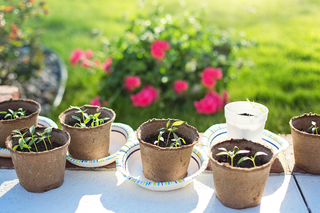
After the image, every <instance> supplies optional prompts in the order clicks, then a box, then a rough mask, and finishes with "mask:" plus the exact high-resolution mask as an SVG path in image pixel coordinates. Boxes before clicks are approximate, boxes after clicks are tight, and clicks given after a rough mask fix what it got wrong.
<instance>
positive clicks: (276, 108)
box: [0, 0, 320, 134]
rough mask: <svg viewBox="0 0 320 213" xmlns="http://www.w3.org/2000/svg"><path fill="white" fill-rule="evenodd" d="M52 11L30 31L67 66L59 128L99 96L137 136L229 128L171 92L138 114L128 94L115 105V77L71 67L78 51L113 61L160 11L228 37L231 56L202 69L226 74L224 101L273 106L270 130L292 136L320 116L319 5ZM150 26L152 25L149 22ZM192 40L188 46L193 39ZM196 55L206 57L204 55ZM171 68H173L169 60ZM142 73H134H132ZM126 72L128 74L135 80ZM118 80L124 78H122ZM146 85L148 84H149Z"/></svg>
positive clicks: (102, 1)
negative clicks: (300, 124)
mask: <svg viewBox="0 0 320 213" xmlns="http://www.w3.org/2000/svg"><path fill="white" fill-rule="evenodd" d="M1 1H4V0H0V2H1ZM36 2H37V1H36ZM46 3H47V4H48V11H49V13H48V15H47V16H41V17H40V18H39V19H38V20H37V21H36V22H34V21H28V22H27V23H26V26H28V27H32V28H38V29H44V32H43V33H42V34H41V35H40V39H41V43H42V44H43V45H45V46H46V47H48V48H50V49H52V50H54V51H55V52H57V53H58V54H59V55H60V57H62V58H63V59H64V61H65V62H66V65H67V70H68V81H67V85H66V90H65V94H64V97H63V100H62V102H61V104H60V105H59V107H58V108H57V109H55V110H54V111H53V112H51V113H50V114H48V117H50V118H51V119H53V120H54V121H56V122H57V123H58V115H59V114H60V113H61V112H62V111H64V110H66V109H67V108H68V107H69V106H70V105H72V106H82V105H84V104H89V103H90V101H91V100H92V99H93V98H95V97H96V96H98V95H99V96H100V97H101V102H103V100H102V99H104V100H106V101H107V104H106V107H110V108H112V109H113V110H114V111H115V112H116V120H115V122H120V123H125V124H128V125H130V126H131V127H132V128H133V129H136V128H137V127H138V126H139V125H140V124H141V123H142V122H144V121H146V120H148V119H151V118H178V119H181V120H185V121H187V122H188V123H189V124H190V125H193V126H195V127H196V128H197V129H198V130H199V132H204V131H205V130H206V129H208V128H209V127H210V126H211V125H213V124H217V123H225V118H224V114H223V109H222V110H220V111H218V112H216V113H214V114H199V113H197V110H196V107H195V105H194V101H199V100H200V99H201V98H203V96H204V93H203V94H202V96H200V95H194V96H192V95H191V96H186V95H184V96H183V97H180V96H178V95H176V94H174V93H170V92H168V93H159V97H164V96H166V99H161V101H160V100H158V101H155V102H154V103H152V104H151V105H150V106H148V107H136V106H133V104H132V101H131V99H130V94H129V93H128V92H126V91H124V90H122V91H121V92H120V93H119V94H120V95H118V96H117V97H116V95H115V96H114V97H116V98H115V99H114V100H111V99H110V97H112V99H113V98H114V97H113V96H112V95H113V94H114V93H115V92H116V91H115V89H114V88H115V86H116V85H113V87H110V88H109V89H108V84H106V82H110V81H108V78H109V80H110V78H111V75H110V74H108V73H106V72H105V71H103V70H100V69H88V68H84V67H82V66H80V65H75V66H73V65H72V64H71V63H70V56H71V54H72V52H73V51H74V50H76V49H82V50H88V49H90V50H92V51H93V52H94V54H95V55H96V56H100V57H101V58H104V57H105V58H107V57H108V54H107V53H106V52H105V51H103V50H106V49H105V48H106V47H105V45H106V44H108V42H109V43H110V44H113V43H114V44H115V43H117V42H119V38H121V37H123V36H124V35H126V31H127V30H128V29H129V27H130V26H132V22H130V21H132V20H137V19H138V15H140V14H142V15H143V14H145V15H146V16H145V17H147V18H146V19H145V20H146V21H147V20H148V17H151V15H152V14H151V15H150V14H149V13H154V11H155V10H154V8H155V7H157V8H158V9H157V10H158V11H159V10H160V12H161V14H163V17H166V18H168V16H166V14H170V16H171V17H176V16H180V17H186V16H188V20H189V21H190V22H193V21H192V19H190V17H191V18H192V17H193V15H195V16H196V15H198V17H199V21H201V25H203V26H208V27H212V29H215V30H217V31H215V32H217V33H218V34H219V35H221V37H220V40H219V39H218V40H217V42H222V43H223V44H227V45H228V47H230V51H231V52H227V54H225V52H223V50H222V49H221V46H220V47H219V48H220V49H219V48H218V46H219V45H217V49H219V51H221V52H219V51H218V50H217V51H218V52H216V51H215V50H214V51H212V54H213V56H217V57H215V59H216V60H218V61H212V62H206V61H203V62H198V65H199V66H200V64H201V63H203V66H204V67H209V66H212V67H215V65H216V66H217V67H221V66H224V70H223V74H224V76H223V79H221V80H220V83H218V84H217V87H220V91H218V92H219V94H220V95H222V92H223V89H225V90H226V91H227V92H228V94H229V100H230V101H239V100H246V98H248V99H250V100H251V101H255V102H259V103H261V104H264V105H265V106H267V107H268V108H269V116H268V120H267V122H266V129H268V130H270V131H272V132H274V133H286V134H289V133H290V127H289V124H288V123H289V120H290V118H291V117H293V116H297V115H300V114H302V113H308V112H314V113H320V105H319V100H320V27H319V26H320V2H319V1H317V0H282V1H277V0H269V1H255V0H224V1H218V0H198V1H191V0H185V1H180V0H162V1H159V2H158V3H156V2H155V1H135V0H122V1H111V0H92V1H86V0H68V1H61V0H46ZM155 5H156V6H155ZM159 8H160V9H159ZM186 11H189V12H186ZM147 14H149V15H147ZM130 23H131V25H130ZM146 23H147V24H146ZM144 24H146V25H149V24H148V22H144ZM182 30H183V29H182ZM224 35H226V37H223V36H224ZM180 37H181V38H183V35H177V39H179V38H180ZM106 38H107V39H108V40H106ZM202 39H204V40H203V47H202V48H203V51H205V50H206V49H207V45H208V44H207V43H206V42H204V41H205V40H206V38H202ZM224 39H225V40H224ZM229 39H230V40H229ZM185 40H186V41H188V38H186V39H185ZM207 40H210V38H207ZM189 41H190V43H191V40H189ZM102 44H104V46H103V45H102ZM170 48H171V49H170V50H169V51H168V55H166V57H169V56H171V54H174V52H173V50H174V48H175V45H173V44H171V46H170ZM110 50H112V49H110V48H109V49H108V51H110ZM197 51H198V52H199V51H200V52H201V50H200V49H199V48H198V50H197ZM206 51H207V50H206ZM220 53H221V55H220ZM223 56H226V57H227V58H224V57H223ZM201 57H203V56H201ZM209 58H210V57H209ZM166 60H167V61H168V60H169V61H170V57H169V58H168V59H166ZM102 62H103V61H102ZM114 62H115V60H113V63H114ZM154 63H156V62H154ZM137 66H138V65H137ZM190 66H192V64H191V65H190ZM115 68H116V67H113V69H115ZM135 68H136V67H135V66H132V69H135ZM126 69H127V70H122V71H123V72H130V70H129V71H128V68H126ZM226 70H227V71H226ZM113 72H118V73H120V72H121V70H119V69H117V70H113ZM137 72H138V71H137ZM175 72H176V73H178V72H185V71H183V70H181V71H175ZM201 72H202V70H201V71H199V72H198V73H196V74H197V79H201V76H200V75H201ZM164 73H165V71H164ZM122 75H123V76H124V75H125V74H123V73H122ZM128 75H133V74H132V73H128ZM144 77H145V78H146V76H142V77H141V78H142V81H143V78H144ZM162 80H163V79H162ZM165 80H166V79H165ZM165 80H164V81H163V82H165ZM185 80H186V79H185ZM188 80H190V81H192V80H194V79H191V78H190V79H188ZM101 82H104V83H101ZM110 84H111V83H110ZM161 86H163V85H161ZM221 88H223V89H221ZM140 89H141V88H140ZM192 89H195V90H196V88H192V86H191V85H189V90H190V91H191V90H192ZM202 89H203V88H202ZM138 91H139V90H136V91H135V92H134V93H135V94H136V93H137V92H138ZM104 103H106V102H104Z"/></svg>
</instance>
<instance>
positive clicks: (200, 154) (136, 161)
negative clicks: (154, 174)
mask: <svg viewBox="0 0 320 213" xmlns="http://www.w3.org/2000/svg"><path fill="white" fill-rule="evenodd" d="M207 165H208V157H207V155H206V154H205V152H204V151H202V150H201V149H200V148H199V147H197V146H194V149H193V152H192V155H191V159H190V164H189V167H188V174H187V177H185V178H183V179H180V180H177V181H171V182H153V181H151V180H149V179H147V178H146V177H144V175H143V172H142V162H141V155H140V145H139V142H138V141H133V142H130V143H128V144H127V145H126V146H125V147H123V148H122V149H121V150H120V153H119V155H118V156H117V171H118V172H120V173H121V174H122V175H123V176H124V177H125V178H127V179H128V180H130V181H131V182H133V183H135V184H137V185H139V186H141V187H143V188H146V189H149V190H153V191H170V190H175V189H179V188H182V187H184V186H186V185H188V184H189V183H191V181H192V180H193V179H194V178H196V177H197V176H199V175H200V174H201V173H202V172H203V171H204V170H205V169H206V168H207Z"/></svg>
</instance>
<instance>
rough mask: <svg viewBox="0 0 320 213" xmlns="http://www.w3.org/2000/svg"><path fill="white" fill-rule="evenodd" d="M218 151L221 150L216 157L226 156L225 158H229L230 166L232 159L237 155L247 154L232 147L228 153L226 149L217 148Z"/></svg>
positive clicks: (246, 151)
mask: <svg viewBox="0 0 320 213" xmlns="http://www.w3.org/2000/svg"><path fill="white" fill-rule="evenodd" d="M218 149H219V150H222V152H219V153H218V154H216V155H217V156H218V155H227V158H229V157H230V159H231V161H230V166H231V167H232V166H233V158H234V157H235V156H236V155H238V154H245V153H249V152H250V151H249V150H239V148H238V147H237V146H234V147H233V150H230V151H228V150H227V149H226V148H223V147H222V148H218Z"/></svg>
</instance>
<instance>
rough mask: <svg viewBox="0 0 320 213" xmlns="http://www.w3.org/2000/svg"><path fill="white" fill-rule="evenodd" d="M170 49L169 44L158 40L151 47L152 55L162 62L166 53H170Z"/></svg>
mask: <svg viewBox="0 0 320 213" xmlns="http://www.w3.org/2000/svg"><path fill="white" fill-rule="evenodd" d="M169 49H170V44H169V43H168V42H166V41H161V40H157V41H155V42H153V44H152V45H151V55H152V56H153V57H154V58H155V59H158V60H160V59H162V58H163V57H164V56H165V55H166V52H165V51H168V50H169Z"/></svg>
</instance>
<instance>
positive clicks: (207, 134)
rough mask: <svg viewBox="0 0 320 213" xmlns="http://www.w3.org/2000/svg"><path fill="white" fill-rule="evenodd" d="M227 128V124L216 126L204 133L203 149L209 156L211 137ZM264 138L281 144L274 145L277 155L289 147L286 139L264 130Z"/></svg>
mask: <svg viewBox="0 0 320 213" xmlns="http://www.w3.org/2000/svg"><path fill="white" fill-rule="evenodd" d="M226 128H227V124H226V123H221V124H214V125H212V126H211V127H209V128H208V129H207V130H206V131H205V132H204V133H203V135H202V139H201V148H202V149H203V150H204V151H205V153H207V154H208V149H209V144H208V143H209V139H210V137H211V135H213V134H214V133H216V132H218V131H220V130H223V129H226ZM220 134H225V132H222V133H220ZM220 134H219V135H220ZM217 136H218V135H217ZM263 136H265V137H267V138H270V139H271V140H273V141H276V142H278V143H279V144H280V147H278V146H276V145H274V144H272V145H273V146H274V147H276V148H277V150H278V152H276V153H275V154H278V153H279V152H282V151H283V150H285V149H287V148H288V147H289V143H288V141H286V140H285V139H284V138H282V137H280V136H279V135H276V134H275V133H273V132H271V131H269V130H266V129H264V130H263ZM263 140H265V139H263ZM266 141H267V140H266ZM267 142H269V143H270V141H267Z"/></svg>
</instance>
